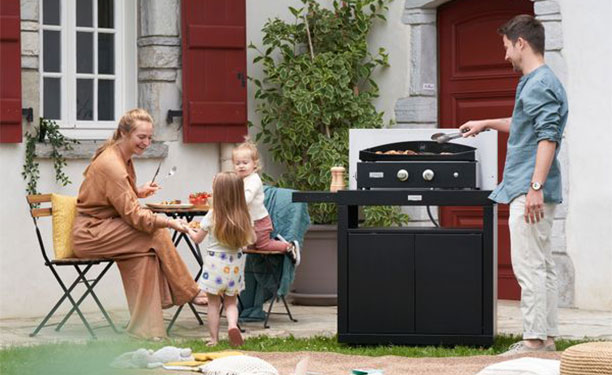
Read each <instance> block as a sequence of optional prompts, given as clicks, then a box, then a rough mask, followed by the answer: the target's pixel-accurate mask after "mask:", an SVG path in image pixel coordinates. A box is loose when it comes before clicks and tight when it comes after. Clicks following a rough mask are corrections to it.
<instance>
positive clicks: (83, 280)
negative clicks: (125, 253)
mask: <svg viewBox="0 0 612 375" xmlns="http://www.w3.org/2000/svg"><path fill="white" fill-rule="evenodd" d="M26 198H27V201H28V204H29V206H30V214H31V215H32V220H33V221H34V226H35V228H36V237H37V238H38V244H39V245H40V251H41V253H42V257H43V260H44V264H45V266H46V267H49V270H51V273H52V274H53V276H54V277H55V279H56V280H57V282H58V283H59V285H60V287H61V288H62V290H63V291H64V294H63V295H62V297H61V298H60V299H59V300H58V301H57V303H56V304H55V306H53V308H52V309H51V310H50V311H49V313H48V314H47V316H45V318H44V319H43V320H42V322H40V324H39V325H38V327H36V329H35V330H34V331H33V332H32V333H31V334H30V336H31V337H33V336H35V335H37V334H38V332H39V331H40V330H41V329H42V328H43V327H48V326H54V325H56V326H57V327H56V328H55V330H56V331H59V330H60V329H62V327H63V326H64V324H65V323H66V321H68V319H69V318H70V316H71V315H72V314H73V313H74V312H76V313H77V315H78V316H79V318H80V319H81V321H82V322H83V325H85V328H87V331H88V332H89V334H90V335H91V336H92V338H96V335H95V333H94V331H93V329H92V327H91V326H90V325H89V323H88V322H87V319H85V316H84V315H83V313H82V312H81V309H80V308H79V306H80V305H81V303H82V302H83V301H84V300H85V298H87V296H91V298H93V300H94V301H95V302H96V304H97V305H98V308H99V309H100V311H101V312H102V314H103V315H104V318H105V319H106V321H107V322H108V324H109V326H110V327H112V329H113V330H114V331H115V332H116V333H119V331H118V330H117V328H116V327H115V325H114V324H113V321H112V320H111V318H110V316H109V315H108V313H107V312H106V310H105V309H104V307H103V306H102V303H100V300H99V299H98V297H97V296H96V294H95V293H94V290H93V289H94V288H95V286H96V285H97V284H98V282H100V280H101V279H102V277H103V276H104V275H105V274H106V272H107V271H108V270H109V269H110V267H111V266H112V265H113V263H114V260H113V259H80V258H74V257H71V258H65V259H49V257H48V255H47V251H46V249H45V244H44V241H43V238H42V235H41V231H40V228H39V226H38V220H40V218H42V217H47V216H52V215H53V207H46V208H41V207H39V205H41V204H43V203H44V204H50V203H51V194H37V195H28V196H27V197H26ZM65 229H67V230H71V229H72V228H71V227H69V228H65ZM97 265H100V266H102V270H101V271H100V272H99V273H98V275H97V276H96V277H95V278H93V279H88V278H87V277H86V275H87V273H88V272H89V271H90V270H91V269H92V267H93V266H97ZM66 266H68V267H73V268H74V269H75V270H76V272H77V276H76V278H75V279H74V281H72V282H71V283H70V285H69V286H68V287H67V286H66V284H65V283H64V281H63V280H62V278H61V277H60V275H59V273H58V271H57V270H58V268H59V267H66ZM78 284H83V285H84V286H85V288H86V290H85V292H84V293H83V294H82V295H81V296H80V297H79V299H78V300H76V301H75V299H74V298H73V297H72V295H71V293H72V292H73V291H74V289H75V287H76V286H77V285H78ZM66 299H67V300H68V301H70V304H71V305H72V308H71V309H70V311H69V312H68V313H67V314H66V315H65V316H64V318H63V319H62V320H61V321H60V322H59V323H54V324H47V321H48V320H49V319H50V318H51V317H52V316H53V314H54V313H55V312H56V311H57V309H58V308H59V307H60V306H61V305H62V303H63V302H64V301H65V300H66Z"/></svg>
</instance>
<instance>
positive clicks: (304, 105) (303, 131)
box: [249, 0, 409, 295]
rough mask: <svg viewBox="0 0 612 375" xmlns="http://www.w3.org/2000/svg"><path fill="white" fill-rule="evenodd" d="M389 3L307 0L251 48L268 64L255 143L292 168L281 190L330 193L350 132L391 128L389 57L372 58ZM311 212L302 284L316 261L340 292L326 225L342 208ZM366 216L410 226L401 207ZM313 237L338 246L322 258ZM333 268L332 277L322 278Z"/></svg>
mask: <svg viewBox="0 0 612 375" xmlns="http://www.w3.org/2000/svg"><path fill="white" fill-rule="evenodd" d="M389 1H390V0H349V1H341V2H339V1H333V3H332V8H330V9H327V8H322V7H321V6H320V5H319V4H318V3H317V1H315V0H302V3H303V5H304V6H303V7H302V8H300V9H295V8H292V7H290V8H289V10H290V11H291V13H292V14H293V15H294V16H295V22H293V23H289V22H285V21H283V20H280V19H278V18H276V19H272V20H268V22H267V23H266V24H265V26H264V28H263V30H262V31H263V35H264V36H263V46H262V48H257V47H256V46H254V45H252V44H251V45H250V46H249V47H250V48H253V49H256V50H257V51H258V52H259V55H258V56H257V57H255V58H254V60H253V62H254V63H259V64H261V65H262V67H263V75H264V77H263V79H262V80H259V79H253V78H252V79H251V80H252V82H253V83H254V84H255V86H256V92H255V98H256V100H257V101H258V104H257V108H256V110H257V112H258V113H259V114H260V115H261V122H260V124H259V126H258V127H257V130H258V132H257V135H256V137H255V140H256V141H258V142H262V143H263V144H265V145H266V146H267V147H268V150H269V152H270V154H271V156H272V158H273V159H274V161H275V162H278V163H280V164H281V165H283V166H284V167H285V168H284V172H283V173H282V174H281V175H280V176H279V177H278V178H277V179H274V183H275V184H276V185H278V186H281V187H288V188H292V189H297V190H302V191H324V190H328V189H329V184H330V178H331V176H330V168H331V167H333V166H344V167H347V166H348V132H349V129H350V128H381V127H383V125H384V124H383V113H382V112H378V111H377V110H376V108H375V107H374V105H373V103H372V101H373V99H374V98H376V97H378V94H379V90H378V86H377V85H376V82H375V81H374V80H373V79H372V73H373V72H374V70H375V69H376V68H378V67H385V66H388V57H387V54H386V52H385V50H384V48H379V49H378V52H377V53H376V54H373V53H371V52H370V51H369V50H368V44H367V37H368V33H369V32H370V30H371V28H372V25H373V24H374V22H375V21H376V20H383V21H384V20H385V16H384V13H385V12H386V11H387V9H388V6H387V4H388V3H389ZM251 126H255V125H253V124H251ZM309 213H310V217H311V220H312V222H313V223H315V225H314V226H313V227H311V229H310V230H309V233H308V235H307V238H306V239H305V245H304V248H305V251H304V256H303V261H302V265H301V266H300V268H298V270H297V275H296V282H295V284H294V285H296V288H299V286H298V285H299V284H300V280H299V279H300V277H301V276H302V275H305V274H308V273H309V272H310V271H309V270H308V268H309V263H312V266H313V267H316V268H317V272H316V276H313V277H311V278H310V279H311V280H321V279H326V278H327V279H331V280H332V282H333V285H332V286H330V287H329V288H327V289H328V290H331V291H332V292H333V293H322V294H330V295H331V294H334V293H335V292H334V291H335V285H336V268H335V262H336V261H335V259H336V255H337V254H336V241H337V240H336V239H335V226H331V229H332V235H331V236H330V235H329V234H327V235H326V234H324V233H321V228H320V227H319V226H318V225H320V224H331V223H334V222H335V220H336V206H335V205H334V204H311V205H310V207H309ZM364 216H365V222H366V223H365V225H371V226H389V225H402V224H405V223H407V222H408V220H409V217H408V215H406V214H403V213H401V211H399V209H398V208H396V207H385V206H376V207H368V208H366V209H365V210H364ZM323 232H324V231H323ZM313 233H314V234H313ZM311 235H314V237H316V238H319V239H321V238H327V239H328V241H331V245H329V246H330V247H331V249H330V247H328V248H326V249H323V250H322V252H323V253H324V254H323V255H324V256H325V257H326V258H328V259H327V260H322V259H321V258H319V257H318V255H317V254H316V253H315V252H316V251H317V250H316V249H315V247H316V246H311V245H310V244H309V238H308V237H309V236H311ZM330 257H331V258H330ZM325 265H327V267H328V268H329V269H330V270H331V271H332V272H333V274H332V275H331V276H328V277H325V276H323V275H322V272H321V267H322V266H325ZM315 294H317V293H315Z"/></svg>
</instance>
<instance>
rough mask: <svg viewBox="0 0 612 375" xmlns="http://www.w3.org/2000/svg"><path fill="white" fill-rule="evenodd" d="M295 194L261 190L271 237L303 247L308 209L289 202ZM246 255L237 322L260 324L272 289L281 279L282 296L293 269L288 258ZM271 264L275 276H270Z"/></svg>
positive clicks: (304, 205)
mask: <svg viewBox="0 0 612 375" xmlns="http://www.w3.org/2000/svg"><path fill="white" fill-rule="evenodd" d="M293 192H294V190H291V189H285V188H277V187H274V186H267V185H266V186H264V205H265V206H266V208H267V209H268V213H269V214H270V218H271V219H272V224H273V225H274V232H273V233H272V237H274V236H276V235H277V234H280V235H281V236H283V238H285V239H286V240H287V241H294V240H297V241H298V242H299V243H300V247H302V245H303V243H304V234H305V233H306V231H307V230H308V226H309V225H310V216H309V215H308V205H307V204H306V203H295V202H292V201H291V197H292V193H293ZM264 257H266V255H257V254H249V255H248V256H247V260H246V265H245V270H244V274H245V285H246V289H245V290H243V291H242V293H240V300H241V302H242V306H241V311H240V320H241V321H245V322H257V321H263V320H264V319H265V317H266V314H265V312H264V310H263V304H264V303H265V302H266V301H268V300H269V299H271V298H272V296H273V290H274V288H273V286H274V285H276V283H277V280H278V279H279V277H280V276H281V275H282V278H281V281H280V285H279V287H278V295H279V296H285V295H287V293H289V287H290V286H291V284H292V283H293V278H294V277H295V266H294V265H293V262H291V259H290V258H289V257H288V256H268V257H267V258H264ZM265 262H271V263H270V264H271V265H272V268H273V269H274V273H272V274H271V273H269V272H268V269H269V267H270V266H269V265H268V266H267V265H266V263H265Z"/></svg>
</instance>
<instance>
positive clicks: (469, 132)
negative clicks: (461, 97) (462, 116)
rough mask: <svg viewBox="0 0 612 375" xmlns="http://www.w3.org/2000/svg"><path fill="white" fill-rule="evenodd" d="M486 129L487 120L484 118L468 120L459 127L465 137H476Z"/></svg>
mask: <svg viewBox="0 0 612 375" xmlns="http://www.w3.org/2000/svg"><path fill="white" fill-rule="evenodd" d="M486 129H487V122H486V121H484V120H475V121H468V122H466V123H464V124H463V125H461V126H460V127H459V131H461V133H463V138H466V137H474V136H476V135H478V133H480V132H481V131H484V130H486Z"/></svg>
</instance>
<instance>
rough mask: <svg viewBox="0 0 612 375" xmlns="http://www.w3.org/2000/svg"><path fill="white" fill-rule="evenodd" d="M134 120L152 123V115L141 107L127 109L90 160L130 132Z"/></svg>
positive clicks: (133, 127) (134, 127)
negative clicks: (112, 131) (110, 135)
mask: <svg viewBox="0 0 612 375" xmlns="http://www.w3.org/2000/svg"><path fill="white" fill-rule="evenodd" d="M136 121H146V122H149V123H151V124H153V117H151V115H150V114H149V112H147V111H145V110H144V109H142V108H134V109H131V110H129V111H127V112H126V113H125V114H124V115H123V116H121V119H120V120H119V124H118V125H117V129H115V132H114V133H113V135H112V137H110V138H109V139H107V140H106V142H104V143H103V144H102V146H100V147H98V149H97V150H96V152H95V153H94V156H93V157H92V158H91V162H93V161H94V160H96V159H97V158H98V156H100V154H102V152H104V150H106V149H107V148H109V147H110V146H112V145H114V144H116V143H117V142H119V140H121V138H123V137H124V136H127V135H129V134H130V133H131V132H133V131H134V129H136ZM91 162H90V165H91ZM88 169H89V167H87V169H85V172H83V174H85V173H87V170H88Z"/></svg>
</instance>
